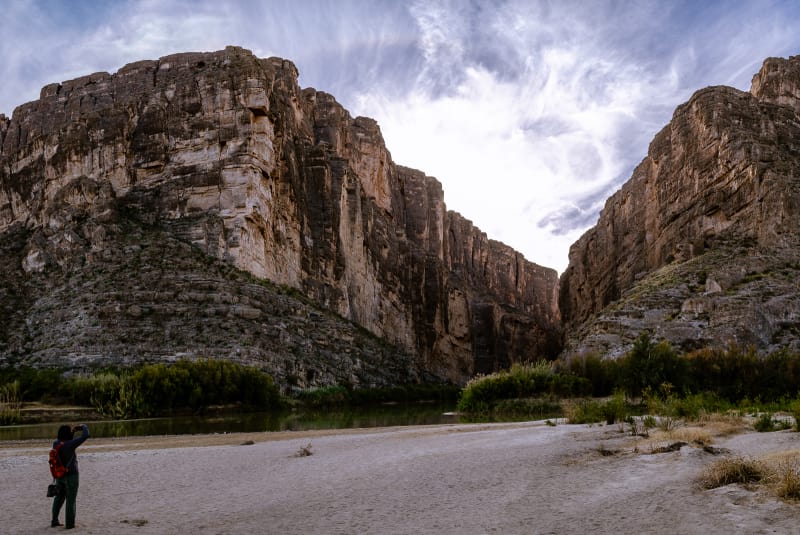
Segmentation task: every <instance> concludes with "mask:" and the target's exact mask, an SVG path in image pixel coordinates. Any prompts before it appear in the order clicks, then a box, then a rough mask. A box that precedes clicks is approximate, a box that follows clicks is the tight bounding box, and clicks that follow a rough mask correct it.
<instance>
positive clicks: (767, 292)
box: [560, 57, 800, 352]
mask: <svg viewBox="0 0 800 535" xmlns="http://www.w3.org/2000/svg"><path fill="white" fill-rule="evenodd" d="M799 81H800V57H794V58H790V59H789V60H781V59H770V60H767V61H766V62H765V63H764V66H763V68H762V69H761V71H760V72H759V73H758V74H757V75H756V76H755V77H754V79H753V87H752V90H751V91H750V92H742V91H738V90H736V89H732V88H728V87H711V88H706V89H703V90H700V91H698V92H696V93H695V94H694V95H693V96H692V98H691V99H690V100H689V101H688V102H687V103H686V104H683V105H681V106H679V107H678V108H677V109H676V110H675V113H674V115H673V117H672V120H671V122H670V123H669V124H668V125H667V126H666V127H665V128H664V129H662V130H661V132H659V133H658V134H657V135H656V136H655V139H654V140H653V141H652V143H651V144H650V148H649V151H648V154H647V157H645V159H644V160H643V161H642V162H641V164H639V166H638V167H637V168H636V169H635V170H634V172H633V175H632V176H631V178H630V180H629V181H628V182H627V183H626V184H625V185H624V186H623V187H622V188H621V189H620V190H619V191H618V192H616V193H615V194H614V195H612V196H611V198H609V199H608V201H607V202H606V204H605V207H604V209H603V210H602V212H601V214H600V217H599V220H598V223H597V225H596V226H595V227H594V228H592V229H590V230H589V231H588V232H586V234H584V235H583V236H582V237H581V238H580V239H579V240H578V241H577V242H576V243H575V244H574V245H573V246H572V248H571V250H570V263H569V267H568V268H567V270H566V271H565V273H564V274H563V275H562V278H561V298H560V303H561V312H562V314H563V316H564V321H565V329H566V330H567V331H569V332H570V333H571V335H570V336H572V338H573V339H572V340H571V342H570V343H569V344H568V345H569V346H570V348H571V351H573V352H575V351H577V350H578V349H580V348H583V349H600V350H601V351H606V350H609V349H612V350H613V351H618V350H619V349H620V348H624V347H625V344H626V343H629V342H630V340H631V339H632V337H635V336H636V335H637V334H638V331H641V330H645V329H647V330H652V331H655V332H656V333H657V334H660V335H662V336H664V337H666V338H667V339H670V340H671V341H673V342H674V343H676V344H678V345H681V346H684V347H689V348H690V347H692V346H699V345H724V344H726V343H730V342H739V343H742V344H754V345H756V346H757V347H759V348H771V347H775V346H776V345H778V344H782V343H786V342H791V343H795V338H796V336H795V337H792V336H789V337H788V338H786V336H784V335H786V333H788V332H790V331H791V330H792V329H794V328H795V326H796V324H797V321H798V315H797V314H798V311H799V310H800V306H799V305H798V302H797V301H798V293H797V288H796V286H795V287H793V286H792V284H793V283H791V282H790V281H789V280H788V279H786V277H788V275H787V276H784V275H781V276H776V274H777V273H790V272H791V273H795V271H796V268H797V266H796V261H797V258H796V256H797V255H796V252H795V251H796V250H797V245H798V242H799V241H800V240H799V239H798V238H799V237H800V233H799V232H798V231H800V219H799V218H798V216H800V116H798V111H800V83H799ZM767 283H769V284H768V285H767V286H764V285H765V284H767ZM754 284H758V285H761V286H758V287H756V286H754ZM762 286H763V287H762ZM587 340H593V341H591V342H587Z"/></svg>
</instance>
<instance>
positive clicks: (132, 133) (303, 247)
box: [0, 47, 560, 386]
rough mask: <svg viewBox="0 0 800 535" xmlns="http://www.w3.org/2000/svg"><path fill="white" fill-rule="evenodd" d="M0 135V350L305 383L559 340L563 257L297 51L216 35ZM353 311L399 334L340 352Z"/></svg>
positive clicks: (479, 366) (49, 107) (483, 358)
mask: <svg viewBox="0 0 800 535" xmlns="http://www.w3.org/2000/svg"><path fill="white" fill-rule="evenodd" d="M0 147H2V152H0V247H2V248H3V250H4V264H5V265H4V266H3V267H4V273H5V274H6V275H4V276H3V280H2V285H1V286H0V307H3V308H2V310H3V315H4V317H3V321H1V322H0V323H1V324H2V327H0V329H2V330H0V362H6V363H9V362H11V363H35V364H38V365H49V364H58V365H64V364H66V363H73V364H75V363H78V364H80V365H81V366H88V365H94V364H106V363H109V362H115V361H116V360H119V359H120V358H123V357H124V359H123V360H126V362H127V361H136V359H137V358H147V359H150V360H159V359H170V358H175V357H176V356H180V355H189V356H196V355H202V354H206V355H209V356H216V357H220V358H237V359H239V360H241V361H243V362H248V363H256V364H258V365H260V366H262V367H265V368H267V369H270V370H272V371H273V372H274V373H275V374H276V377H278V378H279V379H282V380H285V381H288V379H287V378H293V381H294V382H295V383H297V382H298V381H299V384H300V386H307V385H317V384H331V383H334V382H342V381H344V380H347V381H349V382H351V383H358V384H363V383H369V382H378V383H382V384H389V383H393V382H395V383H396V382H403V381H412V380H420V378H424V377H438V378H444V379H449V380H452V381H457V382H459V381H464V380H465V379H466V378H468V377H469V376H471V375H472V374H474V373H475V372H489V371H492V370H494V369H496V368H498V367H501V366H507V365H508V364H509V363H511V362H514V361H518V360H526V359H532V358H537V357H540V356H553V355H555V353H557V351H558V349H559V343H560V334H559V325H560V316H559V311H558V280H557V274H556V272H555V271H554V270H550V269H546V268H542V267H540V266H537V265H535V264H532V263H530V262H528V261H526V260H525V259H524V258H523V257H522V255H520V254H519V253H517V252H515V251H513V250H512V249H510V248H508V247H506V246H505V245H503V244H501V243H499V242H496V241H492V240H490V239H488V238H487V236H486V235H485V234H484V233H482V232H481V231H480V230H479V229H477V228H475V227H474V226H473V225H472V224H471V223H470V222H469V221H468V220H466V219H465V218H463V217H461V216H460V215H459V214H456V213H453V212H448V211H447V210H446V206H445V203H444V194H443V192H442V188H441V185H440V184H439V183H438V182H437V181H436V180H435V179H433V178H431V177H428V176H426V175H425V174H424V173H421V172H419V171H414V170H411V169H407V168H403V167H399V166H396V165H395V164H394V162H393V161H392V159H391V155H390V153H389V151H388V150H387V149H386V147H385V145H384V142H383V139H382V137H381V133H380V129H379V128H378V125H377V124H376V122H375V121H373V120H371V119H368V118H364V117H357V118H355V119H354V118H352V117H351V116H350V114H349V113H348V112H347V111H346V110H345V109H344V108H343V107H342V106H341V105H340V104H338V103H337V102H336V100H335V99H334V98H333V97H332V96H331V95H328V94H326V93H323V92H320V91H316V90H314V89H310V88H309V89H300V87H299V86H298V85H297V71H296V69H295V67H294V65H293V64H292V63H291V62H289V61H286V60H283V59H279V58H270V59H259V58H257V57H255V56H253V55H252V54H251V53H250V52H249V51H246V50H243V49H240V48H236V47H228V48H227V49H225V50H224V51H219V52H213V53H188V54H178V55H172V56H167V57H164V58H161V59H159V60H157V61H142V62H138V63H133V64H130V65H127V66H125V67H123V68H122V69H120V70H119V71H118V72H117V73H115V74H108V73H96V74H92V75H89V76H85V77H82V78H78V79H76V80H71V81H68V82H63V83H61V84H52V85H49V86H46V87H44V88H43V89H42V92H41V97H40V99H39V100H37V101H35V102H31V103H28V104H24V105H22V106H20V107H18V108H17V109H16V110H15V111H14V114H13V116H12V117H11V119H8V118H6V117H3V116H0ZM165 244H168V245H165ZM204 259H207V260H204ZM248 277H250V278H248ZM259 281H271V283H273V284H274V285H277V286H275V287H271V286H270V287H269V291H266V290H264V288H265V286H264V284H262V283H260V282H259ZM281 288H284V290H285V289H286V288H289V289H292V291H293V292H295V294H294V295H295V296H294V297H293V294H292V292H291V291H288V292H287V291H283V290H281ZM305 299H308V301H306V300H305ZM276 303H277V304H276ZM314 306H317V307H320V308H321V309H322V310H327V311H330V312H332V313H334V314H335V315H336V316H338V317H339V320H337V321H338V323H336V322H334V320H333V319H326V320H325V321H326V322H328V323H325V324H324V325H320V327H322V328H320V329H315V328H314V325H313V323H315V321H316V320H310V319H309V318H314V317H317V316H319V317H320V318H323V317H324V318H330V317H331V316H329V315H328V314H326V313H321V312H319V311H314V312H312V308H313V307H314ZM284 314H286V315H287V317H288V318H289V319H288V320H286V321H282V320H281V319H280V318H281V317H282V316H283V315H284ZM292 318H294V319H292ZM295 319H297V321H294V320H295ZM319 321H322V320H319ZM349 322H352V323H349ZM334 323H336V324H335V325H334ZM352 324H355V325H356V326H358V327H361V328H363V329H365V330H366V331H368V333H371V334H372V335H374V336H375V337H378V338H379V339H380V340H383V341H384V342H383V343H384V346H385V345H386V342H388V344H389V346H392V347H393V348H394V349H391V350H390V349H386V348H385V347H384V348H383V349H380V347H377V346H375V345H374V344H373V345H370V347H369V348H368V349H364V348H363V347H361V346H359V347H358V348H355V349H353V348H350V349H348V346H349V345H350V344H352V343H354V342H353V341H354V340H355V339H356V338H358V339H359V340H362V339H363V340H367V339H370V338H369V336H367V333H364V332H362V331H359V330H358V329H357V328H355V327H353V326H352ZM346 325H350V327H349V328H348V327H346ZM173 333H179V336H173ZM199 333H204V334H202V336H201V335H200V334H199ZM364 343H365V344H367V345H369V344H371V343H372V342H369V343H367V342H364ZM379 345H380V344H379ZM364 347H366V346H364ZM331 348H332V349H331ZM121 355H122V356H123V357H121ZM342 359H345V360H347V363H342V362H340V361H341V360H342ZM390 361H391V363H390ZM76 365H77V364H76ZM390 369H394V370H395V371H394V372H392V373H391V374H387V373H385V371H386V370H390ZM337 370H340V371H337ZM359 370H360V371H359ZM365 370H366V371H365ZM426 374H427V375H426ZM298 377H299V379H298ZM376 378H377V379H376ZM290 382H291V381H290Z"/></svg>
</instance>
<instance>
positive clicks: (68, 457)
mask: <svg viewBox="0 0 800 535" xmlns="http://www.w3.org/2000/svg"><path fill="white" fill-rule="evenodd" d="M81 427H82V429H81V436H79V437H76V438H73V439H72V440H67V441H65V442H64V445H63V446H61V450H60V451H59V455H60V456H61V462H62V463H64V466H66V467H67V470H68V472H67V473H69V474H77V473H78V456H77V455H76V454H75V449H76V448H77V447H78V446H80V445H81V444H83V443H84V442H85V441H86V439H87V438H89V428H88V427H86V425H85V424H84V425H82V426H81ZM59 442H61V441H60V440H56V441H54V442H53V447H54V448H55V447H56V446H58V444H59Z"/></svg>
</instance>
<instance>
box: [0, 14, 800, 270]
mask: <svg viewBox="0 0 800 535" xmlns="http://www.w3.org/2000/svg"><path fill="white" fill-rule="evenodd" d="M0 6H2V7H3V27H2V31H1V32H0V113H5V114H6V115H7V116H10V115H11V113H12V112H13V109H14V108H15V107H16V106H18V105H20V104H23V103H25V102H28V101H30V100H34V99H36V98H38V96H39V90H40V89H41V87H43V86H44V85H47V84H49V83H53V82H61V81H64V80H69V79H72V78H76V77H78V76H82V75H85V74H89V73H93V72H98V71H107V72H115V71H117V70H118V69H119V68H120V67H122V66H123V65H125V64H126V63H130V62H133V61H138V60H141V59H157V58H159V57H161V56H165V55H168V54H172V53H176V52H188V51H212V50H220V49H222V48H224V47H225V46H226V45H238V46H242V47H244V48H247V49H249V50H252V51H253V52H254V53H255V54H256V55H258V56H259V57H270V56H279V57H282V58H286V59H290V60H292V61H293V62H294V63H295V65H297V67H298V69H299V71H300V78H299V82H300V85H301V87H314V88H316V89H317V90H320V91H325V92H327V93H330V94H332V95H333V96H334V97H335V98H336V99H337V100H338V101H339V102H340V103H341V104H342V105H343V106H344V107H345V108H346V109H348V110H349V111H350V113H351V114H352V115H353V117H355V116H358V115H363V116H367V117H372V118H373V119H375V120H376V121H378V124H379V125H380V128H381V132H382V133H383V137H384V139H385V141H386V146H387V148H388V149H389V151H390V153H391V155H392V159H393V160H394V162H395V163H397V164H400V165H404V166H407V167H413V168H416V169H419V170H421V171H424V172H425V173H426V174H428V175H429V176H433V177H435V178H437V179H438V180H439V181H440V182H441V183H442V185H443V188H444V196H445V203H446V205H447V208H448V209H450V210H455V211H457V212H459V213H460V214H461V215H462V216H464V217H465V218H467V219H469V220H471V221H472V222H473V223H474V224H475V225H476V226H477V227H479V228H480V229H481V230H482V231H484V232H485V233H486V234H487V235H488V237H489V238H492V239H496V240H499V241H502V242H504V243H505V244H507V245H509V246H511V247H513V248H514V249H516V250H518V251H520V252H522V253H523V254H524V255H525V257H526V258H527V259H528V260H531V261H533V262H536V263H537V264H540V265H544V266H547V267H551V268H554V269H556V270H558V271H559V272H562V271H563V270H564V269H565V268H566V266H567V262H568V251H569V247H570V245H571V244H572V243H574V242H575V241H576V240H577V239H578V238H579V237H580V236H581V234H583V233H584V232H585V231H586V230H587V229H588V228H590V227H591V226H593V225H594V224H595V223H596V222H597V217H598V215H599V213H600V210H601V209H602V207H603V204H604V202H605V200H606V199H607V198H608V197H609V196H610V195H611V194H612V193H613V192H614V191H616V190H617V189H619V188H620V187H621V186H622V184H624V183H625V181H626V180H628V178H630V176H631V173H632V171H633V168H634V167H635V166H636V165H637V164H638V163H639V162H640V161H641V160H642V159H643V158H644V157H645V155H646V154H647V147H648V144H649V143H650V141H651V140H652V138H653V136H654V135H655V134H656V133H657V132H658V131H659V130H660V129H661V128H663V127H664V126H665V125H666V124H667V123H668V122H669V120H670V118H671V116H672V112H673V111H674V109H675V107H676V106H677V105H679V104H681V103H682V102H685V101H686V100H688V99H689V97H691V95H692V93H693V92H694V91H696V90H698V89H701V88H703V87H706V86H710V85H729V86H733V87H736V88H738V89H742V90H748V89H749V87H750V80H751V78H752V76H753V74H755V73H756V72H757V71H758V70H759V68H760V67H761V63H762V62H763V60H764V59H765V58H767V57H772V56H778V57H788V56H791V55H797V54H800V31H797V29H798V28H800V2H797V1H794V0H789V1H778V0H751V1H736V0H726V1H711V0H709V1H704V2H697V1H696V0H690V1H685V2H684V1H679V0H678V1H670V0H658V1H649V0H630V1H603V0H581V1H573V0H560V1H559V0H555V1H552V2H548V1H536V0H420V1H415V0H409V1H402V0H371V1H370V0H358V1H357V0H352V1H350V0H328V1H324V0H316V1H312V0H261V1H255V0H251V1H246V0H241V1H236V0H197V1H189V0H178V1H170V0H142V1H133V0H107V1H103V0H95V1H82V0H69V1H67V0H31V1H24V0H0Z"/></svg>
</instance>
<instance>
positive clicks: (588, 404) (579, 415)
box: [563, 399, 606, 424]
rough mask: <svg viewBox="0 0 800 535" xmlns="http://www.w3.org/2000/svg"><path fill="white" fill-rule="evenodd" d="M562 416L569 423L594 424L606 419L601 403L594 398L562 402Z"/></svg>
mask: <svg viewBox="0 0 800 535" xmlns="http://www.w3.org/2000/svg"><path fill="white" fill-rule="evenodd" d="M563 410H564V416H565V417H566V418H567V422H568V423H571V424H594V423H599V422H602V421H604V420H605V419H606V414H605V411H604V409H603V403H602V402H600V401H598V400H595V399H580V400H577V401H570V402H568V403H565V404H564V407H563Z"/></svg>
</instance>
